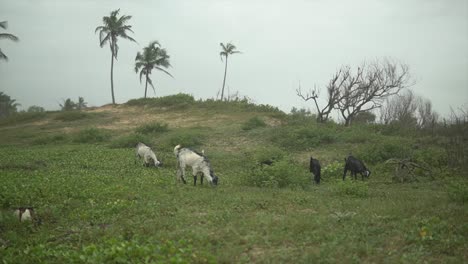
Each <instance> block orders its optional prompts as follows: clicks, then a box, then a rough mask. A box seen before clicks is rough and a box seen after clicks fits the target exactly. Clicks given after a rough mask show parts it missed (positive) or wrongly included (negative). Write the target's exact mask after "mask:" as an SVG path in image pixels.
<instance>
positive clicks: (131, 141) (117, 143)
mask: <svg viewBox="0 0 468 264" xmlns="http://www.w3.org/2000/svg"><path fill="white" fill-rule="evenodd" d="M138 142H143V143H148V142H150V139H149V137H148V136H146V135H143V134H130V135H126V136H121V137H118V138H116V139H115V140H112V142H111V143H110V144H109V146H110V147H111V148H133V147H135V146H136V144H137V143H138Z"/></svg>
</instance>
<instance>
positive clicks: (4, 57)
mask: <svg viewBox="0 0 468 264" xmlns="http://www.w3.org/2000/svg"><path fill="white" fill-rule="evenodd" d="M7 27H8V22H7V21H2V22H0V28H3V29H7ZM0 39H9V40H12V41H18V40H19V38H18V37H17V36H15V35H13V34H8V33H0ZM0 60H6V61H8V57H7V55H5V53H3V52H2V50H1V49H0Z"/></svg>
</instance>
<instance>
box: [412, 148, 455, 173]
mask: <svg viewBox="0 0 468 264" xmlns="http://www.w3.org/2000/svg"><path fill="white" fill-rule="evenodd" d="M413 159H414V160H415V161H416V162H423V163H426V164H430V165H431V166H432V167H437V168H441V167H443V166H445V165H447V159H448V158H447V152H446V151H445V150H444V149H442V148H437V147H424V148H421V149H418V150H416V151H414V155H413Z"/></svg>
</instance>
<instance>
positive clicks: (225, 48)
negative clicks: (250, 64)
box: [219, 43, 241, 101]
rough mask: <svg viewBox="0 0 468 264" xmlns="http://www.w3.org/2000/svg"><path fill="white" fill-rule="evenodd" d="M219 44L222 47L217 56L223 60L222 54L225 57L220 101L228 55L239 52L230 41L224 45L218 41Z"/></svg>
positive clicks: (222, 94)
mask: <svg viewBox="0 0 468 264" xmlns="http://www.w3.org/2000/svg"><path fill="white" fill-rule="evenodd" d="M219 45H221V48H222V51H221V52H220V53H219V56H220V57H221V61H222V60H223V56H224V57H226V64H225V66H224V79H223V88H222V90H221V101H222V100H223V97H224V85H225V84H226V72H227V63H228V57H229V55H231V54H234V53H241V52H240V51H237V50H235V49H236V46H234V45H233V44H232V43H227V44H226V45H224V44H223V43H219Z"/></svg>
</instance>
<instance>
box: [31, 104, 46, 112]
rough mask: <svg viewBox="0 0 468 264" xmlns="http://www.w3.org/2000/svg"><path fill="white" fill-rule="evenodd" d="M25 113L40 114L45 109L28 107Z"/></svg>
mask: <svg viewBox="0 0 468 264" xmlns="http://www.w3.org/2000/svg"><path fill="white" fill-rule="evenodd" d="M27 112H28V113H41V112H45V109H44V107H42V106H37V105H31V106H30V107H28V110H27Z"/></svg>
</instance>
